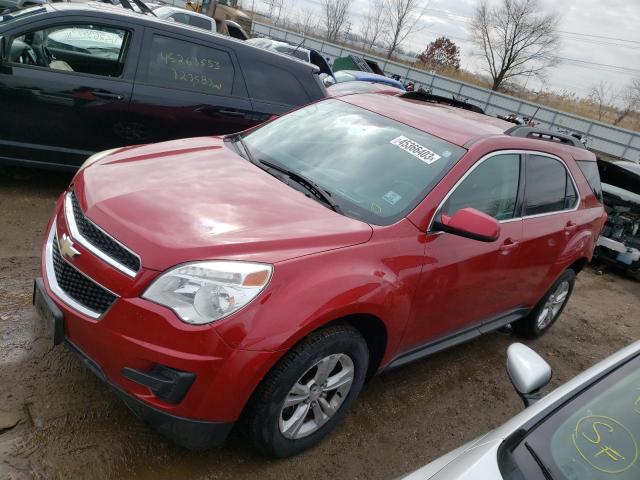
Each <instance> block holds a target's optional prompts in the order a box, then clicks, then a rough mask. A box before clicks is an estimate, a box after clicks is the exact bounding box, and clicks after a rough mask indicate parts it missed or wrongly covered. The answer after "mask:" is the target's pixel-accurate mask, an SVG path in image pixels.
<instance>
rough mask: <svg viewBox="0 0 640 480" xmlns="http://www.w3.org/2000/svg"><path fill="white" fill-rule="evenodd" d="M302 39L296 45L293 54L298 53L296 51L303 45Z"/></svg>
mask: <svg viewBox="0 0 640 480" xmlns="http://www.w3.org/2000/svg"><path fill="white" fill-rule="evenodd" d="M304 40H305V39H304V38H303V39H302V40H301V41H300V43H299V44H298V45H296V48H295V50H294V51H293V53H296V52H297V51H298V49H299V48H300V46H301V45H302V44H303V43H304Z"/></svg>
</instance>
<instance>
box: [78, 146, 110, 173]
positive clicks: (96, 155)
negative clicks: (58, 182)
mask: <svg viewBox="0 0 640 480" xmlns="http://www.w3.org/2000/svg"><path fill="white" fill-rule="evenodd" d="M116 150H120V148H112V149H111V150H103V151H102V152H98V153H94V154H93V155H91V156H90V157H89V158H87V159H86V160H85V161H84V163H83V164H82V165H80V168H79V169H78V171H80V170H84V169H85V168H87V167H88V166H89V165H92V164H94V163H96V162H97V161H98V160H102V159H103V158H104V157H106V156H108V155H111V154H112V153H113V152H115V151H116Z"/></svg>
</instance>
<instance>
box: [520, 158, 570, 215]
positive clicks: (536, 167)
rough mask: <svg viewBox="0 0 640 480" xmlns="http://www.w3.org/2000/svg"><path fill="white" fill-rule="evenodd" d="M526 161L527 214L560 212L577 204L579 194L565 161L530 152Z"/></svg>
mask: <svg viewBox="0 0 640 480" xmlns="http://www.w3.org/2000/svg"><path fill="white" fill-rule="evenodd" d="M526 163H527V167H526V175H525V178H526V188H525V205H524V214H525V215H538V214H541V213H550V212H557V211H561V210H566V209H570V208H573V207H574V206H575V204H576V201H577V199H578V196H577V193H576V191H575V188H574V186H573V182H572V181H571V178H570V177H569V173H568V172H567V169H566V168H565V166H564V165H563V164H562V162H560V161H559V160H556V159H554V158H551V157H543V156H538V155H530V156H529V157H528V158H527V162H526Z"/></svg>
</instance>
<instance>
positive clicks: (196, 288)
mask: <svg viewBox="0 0 640 480" xmlns="http://www.w3.org/2000/svg"><path fill="white" fill-rule="evenodd" d="M272 271H273V267H272V266H271V265H265V264H263V263H247V262H223V261H210V262H196V263H190V264H187V265H182V266H180V267H176V268H174V269H172V270H169V271H167V272H165V273H163V274H162V275H160V276H159V277H158V278H157V279H156V280H154V282H153V283H152V284H151V285H150V286H149V288H147V290H146V291H145V292H144V294H143V295H142V298H145V299H147V300H151V301H152V302H156V303H159V304H160V305H164V306H165V307H169V308H170V309H172V310H173V311H174V312H176V314H177V315H178V317H180V318H181V319H182V320H183V321H185V322H187V323H191V324H193V325H202V324H204V323H211V322H215V321H216V320H220V319H221V318H224V317H226V316H227V315H230V314H232V313H233V312H235V311H237V310H240V309H241V308H242V307H244V306H245V305H247V304H248V303H249V302H250V301H251V300H253V299H254V298H255V297H256V296H257V295H258V294H259V293H260V292H261V291H262V290H263V289H264V288H265V287H266V286H267V284H268V283H269V280H270V279H271V273H272Z"/></svg>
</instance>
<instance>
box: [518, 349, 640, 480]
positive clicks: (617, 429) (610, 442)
mask: <svg viewBox="0 0 640 480" xmlns="http://www.w3.org/2000/svg"><path fill="white" fill-rule="evenodd" d="M639 367H640V361H639V359H638V358H636V359H634V360H632V361H631V362H629V363H627V364H626V365H625V366H624V367H622V368H620V369H618V370H617V371H615V372H614V373H612V374H610V375H609V376H608V377H605V378H604V379H603V380H601V381H600V382H598V383H597V384H596V385H594V386H593V387H591V388H590V389H588V390H587V391H585V392H584V393H582V394H581V395H579V396H578V397H577V398H576V399H575V400H573V401H572V402H570V403H569V404H567V405H566V406H564V407H562V408H561V409H560V410H559V411H558V413H556V414H554V415H553V416H552V417H550V418H548V419H546V420H545V421H544V423H543V424H542V427H540V428H538V429H537V430H536V431H534V432H533V433H532V434H531V436H530V437H529V438H527V439H526V440H525V442H526V443H527V444H528V446H529V448H531V449H533V451H534V452H535V454H536V455H537V456H538V457H539V459H540V461H541V462H542V463H543V464H544V465H545V466H546V467H547V469H548V470H549V472H550V473H551V477H552V478H553V479H555V480H578V479H579V480H605V479H614V478H615V479H616V480H638V479H639V478H640V459H639V458H638V457H639V454H640V450H639V448H640V443H639V442H640V368H639Z"/></svg>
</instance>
